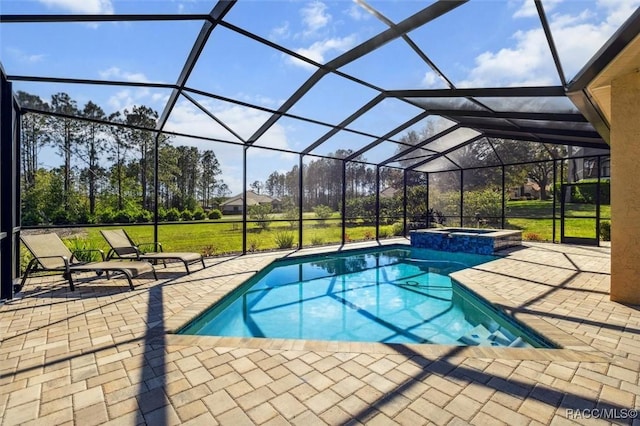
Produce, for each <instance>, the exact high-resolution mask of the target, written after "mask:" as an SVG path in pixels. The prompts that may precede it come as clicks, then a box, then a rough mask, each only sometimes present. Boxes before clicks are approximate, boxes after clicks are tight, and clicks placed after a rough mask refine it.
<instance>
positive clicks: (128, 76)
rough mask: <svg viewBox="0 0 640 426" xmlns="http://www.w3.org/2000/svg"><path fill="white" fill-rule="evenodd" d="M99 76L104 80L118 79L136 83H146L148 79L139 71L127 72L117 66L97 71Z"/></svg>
mask: <svg viewBox="0 0 640 426" xmlns="http://www.w3.org/2000/svg"><path fill="white" fill-rule="evenodd" d="M98 74H99V75H100V77H101V78H104V79H105V80H109V79H120V80H124V81H131V82H137V83H148V82H149V79H148V78H147V77H146V76H145V75H144V74H143V73H141V72H128V71H124V70H121V69H120V68H118V67H111V68H108V69H106V70H103V71H98Z"/></svg>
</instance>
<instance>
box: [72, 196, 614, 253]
mask: <svg viewBox="0 0 640 426" xmlns="http://www.w3.org/2000/svg"><path fill="white" fill-rule="evenodd" d="M556 207H557V209H556V216H557V217H559V216H560V208H559V206H556ZM567 207H568V210H569V211H568V213H567V216H581V215H584V216H593V217H595V206H594V205H589V204H570V205H568V206H567ZM600 214H601V218H602V219H603V220H605V219H609V218H610V217H611V207H610V206H608V205H603V206H601V212H600ZM315 218H316V216H315V214H314V213H304V214H303V234H302V235H303V237H302V238H303V245H304V246H305V247H309V246H314V245H323V244H332V243H334V244H335V243H340V242H341V241H342V238H341V232H342V229H341V225H340V217H339V213H337V212H336V213H334V215H333V216H332V217H331V218H330V219H328V220H326V221H324V223H321V222H320V221H317V220H314V219H315ZM274 219H281V220H282V221H273V222H271V223H270V226H269V227H268V229H261V228H260V227H259V226H258V223H256V222H248V224H247V229H248V232H247V250H248V251H261V250H272V249H277V248H283V247H286V246H287V244H286V242H287V240H289V241H290V242H291V246H292V247H297V246H298V230H297V221H294V222H293V226H292V224H291V223H290V222H289V221H286V220H284V218H282V217H281V216H279V215H274ZM222 221H224V222H221V221H220V220H211V221H205V222H198V223H195V222H192V223H188V222H187V223H174V224H160V226H159V228H158V239H159V241H160V242H161V243H162V244H163V248H164V250H165V251H197V252H199V253H203V254H205V255H221V254H227V253H237V252H241V251H242V216H241V215H236V216H225V217H224V218H223V219H222ZM400 221H401V219H398V222H400ZM506 221H507V223H506V227H507V228H511V229H521V230H522V231H523V236H524V238H525V239H535V240H542V241H551V240H552V237H553V201H539V200H530V201H509V202H508V203H507V218H506ZM565 226H566V227H567V232H566V234H567V235H571V236H575V237H593V236H594V234H595V230H594V227H595V221H594V220H593V219H584V218H575V219H568V220H566V221H565ZM109 228H113V227H108V226H105V227H104V228H98V227H96V228H84V229H83V230H82V231H83V234H84V236H83V237H79V238H74V237H72V238H67V244H69V245H70V246H71V248H72V250H73V249H74V248H76V249H80V248H100V249H102V250H104V251H105V254H106V253H107V251H108V248H109V247H108V246H107V244H106V242H105V240H104V239H103V238H102V236H101V235H100V229H109ZM126 230H127V232H128V233H129V235H130V236H131V237H132V238H133V240H134V241H136V242H137V243H144V242H152V241H153V225H149V224H140V225H131V226H126ZM346 233H347V239H348V241H362V240H368V239H374V238H375V234H376V231H375V226H373V225H370V224H363V223H361V221H360V223H358V222H357V223H353V224H349V225H347V229H346ZM380 234H381V238H385V237H391V236H393V234H394V232H393V226H392V225H384V226H381V229H380ZM559 239H560V220H559V219H557V220H556V240H559Z"/></svg>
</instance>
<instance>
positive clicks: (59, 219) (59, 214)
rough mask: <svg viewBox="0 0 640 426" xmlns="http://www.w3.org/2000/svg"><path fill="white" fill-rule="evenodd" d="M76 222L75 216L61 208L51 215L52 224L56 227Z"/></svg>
mask: <svg viewBox="0 0 640 426" xmlns="http://www.w3.org/2000/svg"><path fill="white" fill-rule="evenodd" d="M73 222H74V217H73V214H72V213H71V212H69V211H67V210H65V209H64V208H63V207H60V208H59V209H57V210H56V211H54V212H53V214H52V215H51V223H53V224H54V225H68V224H70V223H73Z"/></svg>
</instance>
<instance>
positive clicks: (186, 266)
mask: <svg viewBox="0 0 640 426" xmlns="http://www.w3.org/2000/svg"><path fill="white" fill-rule="evenodd" d="M182 263H184V267H185V269H186V270H187V275H189V274H190V273H191V271H189V262H187V261H186V260H183V261H182Z"/></svg>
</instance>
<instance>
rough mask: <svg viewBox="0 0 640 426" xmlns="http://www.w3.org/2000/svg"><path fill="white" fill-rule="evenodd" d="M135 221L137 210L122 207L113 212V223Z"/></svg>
mask: <svg viewBox="0 0 640 426" xmlns="http://www.w3.org/2000/svg"><path fill="white" fill-rule="evenodd" d="M135 221H136V217H135V212H133V211H131V210H126V209H122V210H118V211H115V212H114V213H113V219H112V222H113V223H133V222H135Z"/></svg>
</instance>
